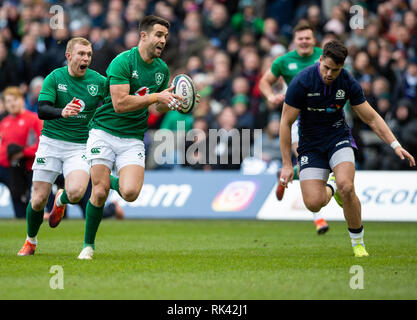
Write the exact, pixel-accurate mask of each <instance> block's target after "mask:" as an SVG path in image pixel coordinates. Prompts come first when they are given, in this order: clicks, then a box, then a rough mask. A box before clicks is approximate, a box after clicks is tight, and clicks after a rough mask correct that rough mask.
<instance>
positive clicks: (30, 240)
mask: <svg viewBox="0 0 417 320" xmlns="http://www.w3.org/2000/svg"><path fill="white" fill-rule="evenodd" d="M26 240H27V241H29V242H30V243H31V244H34V245H35V246H36V245H37V244H38V239H37V236H34V237H33V238H31V237H29V236H27V237H26Z"/></svg>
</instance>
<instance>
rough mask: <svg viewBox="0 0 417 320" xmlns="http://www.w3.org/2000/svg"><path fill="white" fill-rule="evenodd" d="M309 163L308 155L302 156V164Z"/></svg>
mask: <svg viewBox="0 0 417 320" xmlns="http://www.w3.org/2000/svg"><path fill="white" fill-rule="evenodd" d="M306 164H308V157H307V156H302V157H301V159H300V166H304V165H306Z"/></svg>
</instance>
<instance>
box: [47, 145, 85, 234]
mask: <svg viewBox="0 0 417 320" xmlns="http://www.w3.org/2000/svg"><path fill="white" fill-rule="evenodd" d="M68 147H69V148H70V150H68V151H67V153H66V157H65V160H64V162H63V168H62V171H63V175H64V178H65V186H64V189H60V190H58V192H57V194H56V196H55V201H54V206H53V208H52V211H51V214H50V216H49V225H50V226H51V227H52V228H55V227H57V226H58V224H59V223H60V222H61V220H62V217H63V216H64V213H65V208H66V205H67V204H68V203H71V204H75V203H78V202H79V201H80V200H81V199H82V197H83V196H84V193H85V191H86V189H87V186H88V182H89V179H90V164H89V162H88V161H87V158H86V156H85V145H80V144H73V145H69V146H68Z"/></svg>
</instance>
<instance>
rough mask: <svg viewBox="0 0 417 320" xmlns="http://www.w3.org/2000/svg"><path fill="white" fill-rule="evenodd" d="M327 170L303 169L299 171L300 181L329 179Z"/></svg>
mask: <svg viewBox="0 0 417 320" xmlns="http://www.w3.org/2000/svg"><path fill="white" fill-rule="evenodd" d="M329 173H330V170H329V169H323V168H305V169H303V170H301V171H300V181H303V180H324V181H327V179H328V178H329Z"/></svg>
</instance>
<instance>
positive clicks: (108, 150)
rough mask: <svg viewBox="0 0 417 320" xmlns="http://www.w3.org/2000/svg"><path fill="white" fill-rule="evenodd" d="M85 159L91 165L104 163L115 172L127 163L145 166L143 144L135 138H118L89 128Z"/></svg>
mask: <svg viewBox="0 0 417 320" xmlns="http://www.w3.org/2000/svg"><path fill="white" fill-rule="evenodd" d="M87 159H88V161H89V163H90V165H91V166H94V165H96V164H104V165H105V166H107V167H108V168H109V169H110V170H113V167H115V169H116V172H119V171H120V169H121V168H123V167H125V166H128V165H139V166H141V167H144V168H145V144H144V143H143V141H141V140H139V139H135V138H120V137H116V136H114V135H112V134H110V133H108V132H106V131H103V130H99V129H91V130H90V133H89V137H88V140H87Z"/></svg>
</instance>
